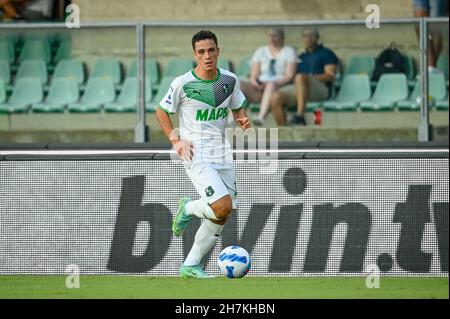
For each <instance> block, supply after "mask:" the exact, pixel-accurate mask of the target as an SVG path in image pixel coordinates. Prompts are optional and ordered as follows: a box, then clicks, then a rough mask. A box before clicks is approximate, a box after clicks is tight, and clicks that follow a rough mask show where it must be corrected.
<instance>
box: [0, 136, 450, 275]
mask: <svg viewBox="0 0 450 319" xmlns="http://www.w3.org/2000/svg"><path fill="white" fill-rule="evenodd" d="M245 152H246V153H247V155H249V154H250V153H252V152H254V153H257V154H259V155H261V154H263V153H266V152H272V153H276V155H277V158H278V159H277V160H276V169H275V170H272V171H271V172H267V171H266V172H264V173H262V171H261V165H262V161H261V160H260V159H258V158H256V159H242V158H240V159H236V160H235V171H236V180H237V188H238V202H239V203H238V209H237V211H235V212H234V213H233V214H232V216H231V218H230V219H229V220H228V223H227V224H226V226H225V228H224V231H223V233H222V236H221V238H220V239H219V241H218V244H217V245H216V246H215V248H214V250H213V251H212V253H211V254H210V255H208V256H207V258H205V260H204V262H205V263H206V270H207V271H208V272H210V273H211V274H214V275H218V274H219V270H218V267H217V263H216V259H217V256H218V253H219V252H220V249H221V248H222V247H225V246H228V245H234V244H238V245H241V246H243V247H244V248H246V249H247V250H248V251H249V252H250V254H251V257H252V269H251V271H250V273H249V275H250V276H361V275H364V274H366V273H367V271H373V269H377V271H380V273H381V274H382V275H387V276H437V277H448V211H449V204H448V198H449V197H448V196H449V193H448V180H449V178H448V177H449V172H448V171H449V161H448V145H437V144H430V143H426V144H422V143H417V144H414V145H410V144H391V145H387V144H386V145H380V144H378V145H373V146H367V145H358V144H348V145H343V144H341V145H338V144H331V143H309V144H302V145H299V144H294V145H280V147H279V148H278V149H277V150H261V149H259V150H258V149H255V150H246V151H245ZM237 154H238V152H237V151H236V150H235V155H236V156H237ZM184 195H189V196H191V197H193V198H198V196H199V195H198V194H197V193H196V191H195V189H194V187H193V185H192V184H191V182H190V180H189V179H188V177H187V176H186V174H185V172H184V169H183V166H182V164H181V163H179V162H177V161H172V160H170V150H168V149H167V148H165V147H163V146H157V147H149V146H148V145H137V144H133V145H121V146H118V147H111V146H103V147H98V146H89V145H83V146H82V147H80V146H78V147H77V146H75V147H72V148H70V147H67V146H65V147H64V146H61V145H52V144H48V145H46V144H42V145H31V146H28V147H26V146H25V145H9V146H7V145H0V243H1V244H0V274H2V275H5V274H65V272H66V269H67V267H68V266H70V265H76V266H78V267H79V269H80V273H81V274H133V275H156V276H176V275H178V271H179V266H180V264H181V263H182V261H183V259H184V257H185V256H186V255H187V253H188V251H189V249H190V247H191V245H192V243H193V239H194V235H195V232H196V230H197V228H198V226H199V224H200V220H198V219H196V218H195V219H193V220H192V221H191V224H190V225H189V226H188V228H187V230H186V232H185V234H184V235H183V236H182V237H181V238H177V237H174V236H173V235H172V232H171V220H172V217H173V215H174V213H175V212H176V210H177V205H178V199H179V198H180V197H181V196H184ZM70 267H71V266H70Z"/></svg>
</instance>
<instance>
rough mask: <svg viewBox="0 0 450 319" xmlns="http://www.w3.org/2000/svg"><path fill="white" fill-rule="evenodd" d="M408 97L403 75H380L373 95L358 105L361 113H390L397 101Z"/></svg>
mask: <svg viewBox="0 0 450 319" xmlns="http://www.w3.org/2000/svg"><path fill="white" fill-rule="evenodd" d="M407 96H408V84H407V81H406V75H405V74H403V73H388V74H382V75H381V77H380V80H379V81H378V83H377V86H376V89H375V93H374V94H373V96H372V97H371V98H370V99H369V100H367V101H362V102H361V103H360V106H359V107H360V108H361V110H363V111H392V110H394V106H395V104H396V103H397V102H398V101H401V100H404V99H406V98H407Z"/></svg>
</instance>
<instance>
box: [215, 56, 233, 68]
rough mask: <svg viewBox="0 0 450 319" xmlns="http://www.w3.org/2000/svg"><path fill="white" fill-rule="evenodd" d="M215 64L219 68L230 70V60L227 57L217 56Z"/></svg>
mask: <svg viewBox="0 0 450 319" xmlns="http://www.w3.org/2000/svg"><path fill="white" fill-rule="evenodd" d="M217 66H218V67H219V68H221V69H225V70H228V71H232V68H231V61H230V60H228V59H222V58H219V60H218V61H217Z"/></svg>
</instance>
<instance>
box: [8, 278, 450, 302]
mask: <svg viewBox="0 0 450 319" xmlns="http://www.w3.org/2000/svg"><path fill="white" fill-rule="evenodd" d="M0 298H1V299H9V298H13V299H15V298H23V299H29V298H39V299H46V298H52V299H53V298H56V299H59V298H92V299H96V298H105V299H109V298H125V299H127V298H136V299H137V298H148V299H265V298H273V299H303V298H306V299H322V298H326V299H331V298H332V299H346V298H351V299H376V298H382V299H391V298H392V299H402V298H408V299H411V298H412V299H422V298H426V299H441V298H444V299H448V298H449V285H448V277H443V278H430V277H420V278H411V277H406V278H405V277H403V278H401V277H381V278H380V287H379V288H372V289H368V288H366V285H365V277H252V276H248V277H245V278H242V279H227V278H224V277H218V278H213V279H201V280H199V279H183V278H178V277H150V276H118V275H109V276H94V275H81V276H80V288H72V289H68V288H67V287H66V276H61V275H58V276H56V275H55V276H44V275H39V276H31V275H21V276H16V275H6V276H5V275H3V276H0Z"/></svg>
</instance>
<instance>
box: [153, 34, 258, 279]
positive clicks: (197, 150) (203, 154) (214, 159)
mask: <svg viewBox="0 0 450 319" xmlns="http://www.w3.org/2000/svg"><path fill="white" fill-rule="evenodd" d="M192 48H193V50H194V52H193V54H194V57H195V60H196V61H197V67H196V68H195V69H193V70H191V71H189V72H187V73H185V74H183V75H181V76H179V77H177V78H176V79H175V80H174V81H173V82H172V84H171V86H170V89H169V91H168V92H167V94H166V95H165V97H164V98H163V99H162V100H161V102H160V104H159V107H158V108H157V110H156V117H157V119H158V122H159V125H160V126H161V129H162V131H163V132H164V134H165V135H166V136H167V137H168V138H169V140H170V142H171V143H172V145H173V148H174V149H175V151H176V152H177V154H178V156H179V157H180V158H181V160H182V162H183V165H184V168H185V170H186V173H187V175H188V177H189V178H190V179H191V181H192V183H193V184H194V187H195V189H196V190H197V192H198V193H199V195H200V199H197V200H192V199H190V198H188V197H182V198H181V199H180V201H179V207H178V211H177V214H176V216H175V218H174V220H173V224H172V231H173V233H174V235H175V236H181V235H182V234H183V232H184V230H185V229H186V226H187V225H188V223H189V221H190V220H191V219H192V217H193V216H197V217H199V218H201V219H203V222H202V224H201V225H200V227H199V229H198V230H197V233H196V235H195V239H194V244H193V246H192V249H191V250H190V252H189V254H188V256H187V258H186V260H185V261H184V263H183V264H182V265H181V268H180V275H181V277H185V278H208V277H209V276H208V274H207V273H206V272H205V270H204V268H203V266H202V265H200V261H201V259H202V258H203V257H204V256H205V255H206V254H207V253H208V252H209V251H210V250H211V249H212V248H213V247H214V245H215V243H216V241H217V238H218V237H219V236H220V234H221V232H222V229H223V227H224V224H225V222H226V221H227V218H228V216H229V214H230V213H231V211H232V209H233V208H234V209H235V208H236V196H237V190H236V182H235V175H234V167H233V154H232V151H231V147H230V144H229V142H228V140H227V139H226V137H225V128H226V126H227V118H228V114H229V112H230V111H229V110H230V109H231V112H232V114H233V117H234V120H235V122H236V123H237V124H238V125H239V126H240V127H241V128H242V129H244V130H246V129H248V128H250V121H249V119H248V116H247V113H246V111H245V107H246V106H247V104H248V103H247V100H246V99H245V97H244V95H243V93H242V92H241V90H240V88H239V81H238V80H237V77H236V76H235V75H234V74H233V73H231V72H229V71H227V70H224V69H219V68H217V59H218V57H219V53H220V49H219V47H218V42H217V37H216V35H215V34H214V33H212V32H211V31H199V32H197V33H196V34H195V35H194V36H193V37H192ZM176 112H178V113H179V119H180V130H179V135H178V134H174V132H175V131H174V130H173V125H172V121H171V119H170V116H169V115H170V114H174V113H176Z"/></svg>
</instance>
